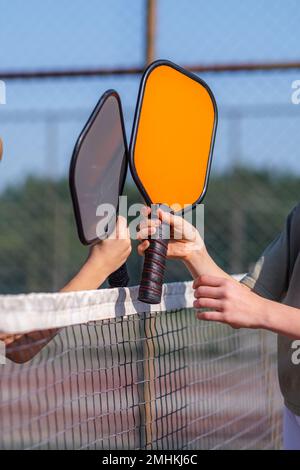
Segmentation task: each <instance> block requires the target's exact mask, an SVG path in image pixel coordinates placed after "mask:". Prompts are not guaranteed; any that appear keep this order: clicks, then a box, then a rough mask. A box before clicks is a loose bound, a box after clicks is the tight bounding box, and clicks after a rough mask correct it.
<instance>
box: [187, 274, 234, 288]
mask: <svg viewBox="0 0 300 470" xmlns="http://www.w3.org/2000/svg"><path fill="white" fill-rule="evenodd" d="M226 282H228V281H227V279H225V278H223V277H216V276H210V275H204V276H199V277H197V279H195V281H194V283H193V288H194V289H197V287H200V286H210V287H221V286H224V285H225V283H226Z"/></svg>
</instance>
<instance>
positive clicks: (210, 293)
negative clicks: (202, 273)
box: [194, 286, 223, 299]
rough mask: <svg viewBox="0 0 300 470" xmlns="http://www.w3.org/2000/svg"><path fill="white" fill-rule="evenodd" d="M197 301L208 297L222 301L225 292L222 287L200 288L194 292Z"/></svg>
mask: <svg viewBox="0 0 300 470" xmlns="http://www.w3.org/2000/svg"><path fill="white" fill-rule="evenodd" d="M194 297H196V299H198V298H200V297H208V298H210V299H221V298H222V297H223V290H222V289H220V287H210V286H200V287H197V289H195V291H194Z"/></svg>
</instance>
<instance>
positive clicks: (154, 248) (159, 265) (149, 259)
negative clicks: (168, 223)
mask: <svg viewBox="0 0 300 470" xmlns="http://www.w3.org/2000/svg"><path fill="white" fill-rule="evenodd" d="M149 241H150V246H149V248H148V249H147V250H146V251H145V260H144V267H143V273H142V280H141V284H140V289H139V296H138V299H139V300H140V301H142V302H145V303H147V304H159V303H160V301H161V293H162V284H163V280H164V273H165V266H166V256H167V250H168V242H169V239H168V238H166V237H165V235H164V225H163V224H161V225H160V226H159V227H158V230H157V235H156V239H150V240H149Z"/></svg>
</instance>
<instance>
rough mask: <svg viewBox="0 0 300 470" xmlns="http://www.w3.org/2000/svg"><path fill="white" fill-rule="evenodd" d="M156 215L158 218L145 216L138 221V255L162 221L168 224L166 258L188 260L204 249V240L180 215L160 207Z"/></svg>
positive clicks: (147, 212) (143, 251)
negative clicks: (168, 233) (168, 237)
mask: <svg viewBox="0 0 300 470" xmlns="http://www.w3.org/2000/svg"><path fill="white" fill-rule="evenodd" d="M145 212H146V214H145V215H148V214H150V212H151V210H150V208H149V207H147V209H146V211H145ZM157 215H158V217H159V218H158V219H153V220H152V219H148V218H147V219H144V220H143V221H142V222H141V223H140V230H139V232H138V235H137V239H138V240H140V241H141V243H140V245H139V246H138V253H139V254H140V255H144V253H145V250H147V248H148V247H149V245H150V243H149V241H148V240H147V238H148V237H149V236H150V235H154V234H155V232H156V229H157V227H158V226H159V225H160V224H161V223H162V222H164V223H165V224H167V225H170V232H171V233H170V235H171V236H170V241H169V244H168V252H167V257H168V258H172V259H181V260H183V261H188V260H189V259H190V258H192V257H193V256H195V255H196V256H197V255H199V254H200V253H201V252H203V251H204V250H205V247H204V242H203V240H202V238H201V237H200V234H199V232H198V230H196V229H195V227H193V225H191V224H190V223H189V222H187V221H186V220H184V219H183V218H182V217H179V216H177V215H173V214H169V213H168V212H164V211H162V210H161V209H158V211H157Z"/></svg>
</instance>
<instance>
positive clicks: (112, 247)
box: [87, 216, 131, 276]
mask: <svg viewBox="0 0 300 470" xmlns="http://www.w3.org/2000/svg"><path fill="white" fill-rule="evenodd" d="M130 252H131V240H130V235H129V230H128V227H127V224H126V219H125V218H124V217H121V216H119V217H118V219H117V223H116V227H115V229H114V231H113V232H112V233H111V235H110V236H109V237H108V238H107V239H106V240H103V241H101V242H99V243H97V244H96V245H94V246H92V247H91V249H90V254H89V258H88V261H87V262H88V263H89V264H92V265H93V266H94V267H95V269H97V266H98V268H99V267H101V266H102V268H103V267H104V268H105V270H106V275H107V276H109V275H110V274H111V273H113V272H114V271H116V270H117V269H118V268H120V267H121V266H122V264H124V263H125V261H126V260H127V258H128V256H129V255H130Z"/></svg>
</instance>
